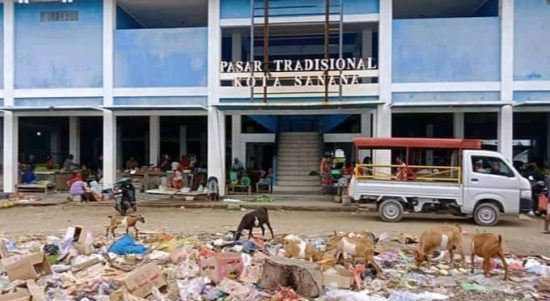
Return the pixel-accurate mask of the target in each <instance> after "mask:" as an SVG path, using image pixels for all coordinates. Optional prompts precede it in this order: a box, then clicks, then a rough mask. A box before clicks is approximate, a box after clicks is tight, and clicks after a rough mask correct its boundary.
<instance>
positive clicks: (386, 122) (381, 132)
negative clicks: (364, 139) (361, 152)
mask: <svg viewBox="0 0 550 301" xmlns="http://www.w3.org/2000/svg"><path fill="white" fill-rule="evenodd" d="M391 126H392V119H391V108H390V106H389V105H379V106H378V109H377V110H376V134H375V137H380V138H390V137H391ZM373 163H374V164H377V165H389V164H391V151H389V150H376V151H374V158H373ZM384 172H385V173H386V172H388V171H387V170H386V171H384Z"/></svg>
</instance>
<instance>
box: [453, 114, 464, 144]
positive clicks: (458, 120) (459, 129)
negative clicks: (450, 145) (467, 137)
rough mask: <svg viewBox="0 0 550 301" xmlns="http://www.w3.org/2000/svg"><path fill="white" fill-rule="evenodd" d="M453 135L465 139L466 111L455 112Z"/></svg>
mask: <svg viewBox="0 0 550 301" xmlns="http://www.w3.org/2000/svg"><path fill="white" fill-rule="evenodd" d="M453 137H454V138H458V139H464V112H455V113H453Z"/></svg>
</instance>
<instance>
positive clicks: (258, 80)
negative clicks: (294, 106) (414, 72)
mask: <svg viewBox="0 0 550 301" xmlns="http://www.w3.org/2000/svg"><path fill="white" fill-rule="evenodd" d="M263 66H264V64H263V62H261V61H253V62H243V61H237V62H226V61H222V62H221V64H220V72H221V73H226V74H227V73H249V74H250V75H247V76H237V77H236V78H235V81H234V83H233V86H234V87H266V86H272V87H281V86H295V87H301V86H324V85H326V84H327V81H328V84H329V85H356V84H359V83H360V81H359V78H360V77H361V75H360V74H358V73H357V74H353V73H350V72H346V74H342V75H340V74H338V73H335V72H330V73H329V75H328V77H326V78H325V74H324V72H325V71H363V70H376V69H377V68H378V66H377V64H376V59H375V58H372V57H369V58H366V59H364V58H346V59H344V58H337V59H335V58H331V59H304V60H274V61H273V62H272V68H273V69H270V70H268V71H269V72H268V74H267V75H265V73H264V67H263ZM319 71H321V72H322V73H319V74H318V75H315V72H319ZM277 72H290V73H292V75H291V76H290V77H289V76H288V75H285V76H281V75H280V74H279V75H277ZM252 73H254V76H251V75H252ZM300 73H302V74H300Z"/></svg>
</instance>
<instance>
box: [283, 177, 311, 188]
mask: <svg viewBox="0 0 550 301" xmlns="http://www.w3.org/2000/svg"><path fill="white" fill-rule="evenodd" d="M277 185H279V186H299V187H312V186H319V187H321V180H320V179H319V178H317V179H300V180H291V181H283V180H279V179H277Z"/></svg>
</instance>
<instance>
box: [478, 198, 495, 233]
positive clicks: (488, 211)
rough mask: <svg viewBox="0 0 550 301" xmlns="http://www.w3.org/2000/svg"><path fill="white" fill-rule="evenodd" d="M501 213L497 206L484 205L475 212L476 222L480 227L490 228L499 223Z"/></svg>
mask: <svg viewBox="0 0 550 301" xmlns="http://www.w3.org/2000/svg"><path fill="white" fill-rule="evenodd" d="M499 214H500V211H499V210H498V207H497V206H496V205H495V204H491V203H484V204H481V205H479V206H477V207H476V209H475V210H474V221H475V222H476V224H478V225H480V226H485V227H490V226H494V225H496V224H497V223H498V219H499Z"/></svg>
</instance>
